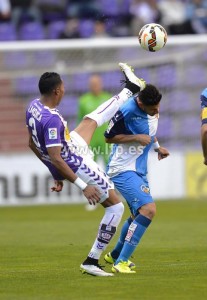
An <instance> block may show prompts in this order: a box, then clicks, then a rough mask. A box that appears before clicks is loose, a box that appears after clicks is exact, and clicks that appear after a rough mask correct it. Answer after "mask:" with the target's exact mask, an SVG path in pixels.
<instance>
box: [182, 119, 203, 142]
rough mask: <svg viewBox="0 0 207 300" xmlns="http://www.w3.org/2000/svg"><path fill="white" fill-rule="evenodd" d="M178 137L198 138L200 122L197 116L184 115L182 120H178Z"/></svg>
mask: <svg viewBox="0 0 207 300" xmlns="http://www.w3.org/2000/svg"><path fill="white" fill-rule="evenodd" d="M179 127H180V135H181V136H183V137H191V138H193V137H199V136H200V127H201V122H200V118H199V115H198V116H196V117H195V116H194V115H192V116H191V115H190V114H186V115H185V116H184V117H183V118H182V119H180V126H179Z"/></svg>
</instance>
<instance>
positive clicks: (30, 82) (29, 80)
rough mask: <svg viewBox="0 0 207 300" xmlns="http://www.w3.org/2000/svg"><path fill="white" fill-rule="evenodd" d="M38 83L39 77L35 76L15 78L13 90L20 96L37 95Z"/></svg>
mask: <svg viewBox="0 0 207 300" xmlns="http://www.w3.org/2000/svg"><path fill="white" fill-rule="evenodd" d="M38 82H39V77H37V76H31V77H22V78H17V79H16V80H15V81H14V90H15V92H17V93H19V94H22V95H30V94H33V95H36V94H37V95H38V94H39V92H38Z"/></svg>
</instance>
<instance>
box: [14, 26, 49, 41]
mask: <svg viewBox="0 0 207 300" xmlns="http://www.w3.org/2000/svg"><path fill="white" fill-rule="evenodd" d="M45 37H46V36H45V31H44V27H43V25H42V24H41V23H39V22H28V23H24V24H23V25H22V26H21V27H20V29H19V38H20V40H43V39H45Z"/></svg>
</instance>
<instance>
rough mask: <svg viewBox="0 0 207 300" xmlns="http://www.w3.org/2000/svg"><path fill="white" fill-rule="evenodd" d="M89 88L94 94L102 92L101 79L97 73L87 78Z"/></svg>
mask: <svg viewBox="0 0 207 300" xmlns="http://www.w3.org/2000/svg"><path fill="white" fill-rule="evenodd" d="M89 89H90V91H91V93H92V94H94V95H96V96H97V95H99V94H100V93H101V92H102V79H101V77H100V76H99V75H97V74H93V75H92V76H91V77H90V78H89Z"/></svg>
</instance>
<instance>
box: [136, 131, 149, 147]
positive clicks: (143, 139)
mask: <svg viewBox="0 0 207 300" xmlns="http://www.w3.org/2000/svg"><path fill="white" fill-rule="evenodd" d="M135 138H136V141H137V142H138V143H140V144H141V145H142V146H147V145H148V144H149V143H150V142H151V136H150V135H148V134H136V136H135Z"/></svg>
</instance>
